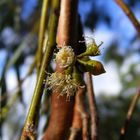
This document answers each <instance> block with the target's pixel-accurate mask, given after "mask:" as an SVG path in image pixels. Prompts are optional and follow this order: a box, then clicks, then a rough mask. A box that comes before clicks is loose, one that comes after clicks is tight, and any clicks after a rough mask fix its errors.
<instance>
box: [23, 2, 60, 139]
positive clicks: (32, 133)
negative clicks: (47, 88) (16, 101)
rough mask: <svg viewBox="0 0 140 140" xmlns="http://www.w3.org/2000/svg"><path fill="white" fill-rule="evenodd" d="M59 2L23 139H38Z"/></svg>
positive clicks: (51, 25)
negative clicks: (45, 81)
mask: <svg viewBox="0 0 140 140" xmlns="http://www.w3.org/2000/svg"><path fill="white" fill-rule="evenodd" d="M59 4H60V0H53V3H52V10H51V17H50V20H49V25H50V28H49V38H48V43H47V45H48V46H47V48H46V50H45V53H44V56H43V62H42V65H41V69H40V73H39V77H38V81H37V83H36V87H35V90H34V95H33V98H32V101H31V105H30V109H29V111H28V115H27V118H26V122H25V125H24V129H23V132H22V136H21V140H27V139H28V138H32V137H33V138H34V139H36V126H37V122H36V120H37V118H38V113H39V106H40V102H41V97H42V93H43V89H44V84H43V81H44V79H45V77H46V74H45V71H46V70H48V67H49V63H50V60H51V57H52V55H53V51H54V48H55V38H56V31H57V24H58V17H59V15H58V14H59V12H57V11H59ZM30 127H32V130H31V129H30Z"/></svg>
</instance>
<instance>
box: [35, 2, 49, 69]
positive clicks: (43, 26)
mask: <svg viewBox="0 0 140 140" xmlns="http://www.w3.org/2000/svg"><path fill="white" fill-rule="evenodd" d="M48 7H49V0H43V3H42V11H41V19H40V27H39V39H38V51H37V68H38V71H39V69H40V66H41V62H42V57H43V40H44V35H45V30H46V27H47V24H46V23H47V20H46V19H47V14H48Z"/></svg>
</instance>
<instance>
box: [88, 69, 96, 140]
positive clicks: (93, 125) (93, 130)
mask: <svg viewBox="0 0 140 140" xmlns="http://www.w3.org/2000/svg"><path fill="white" fill-rule="evenodd" d="M86 80H87V97H88V101H89V108H90V117H91V139H92V140H97V138H98V116H97V108H96V101H95V95H94V90H93V83H92V76H91V74H90V73H89V72H87V73H86Z"/></svg>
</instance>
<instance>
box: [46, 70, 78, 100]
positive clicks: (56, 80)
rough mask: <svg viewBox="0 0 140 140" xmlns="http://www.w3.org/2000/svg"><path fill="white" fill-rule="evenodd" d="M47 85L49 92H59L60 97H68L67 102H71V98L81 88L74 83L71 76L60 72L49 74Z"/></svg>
mask: <svg viewBox="0 0 140 140" xmlns="http://www.w3.org/2000/svg"><path fill="white" fill-rule="evenodd" d="M46 84H47V86H48V89H49V90H53V91H54V92H58V93H59V95H60V96H63V95H66V98H67V100H70V97H71V96H73V95H74V94H75V93H76V91H77V89H78V87H79V85H78V84H76V83H75V82H74V81H73V79H72V76H71V75H67V74H63V73H58V72H55V73H52V74H49V75H48V77H47V80H46Z"/></svg>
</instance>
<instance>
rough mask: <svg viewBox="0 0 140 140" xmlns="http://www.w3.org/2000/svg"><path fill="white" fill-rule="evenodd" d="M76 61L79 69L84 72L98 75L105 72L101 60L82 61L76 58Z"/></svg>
mask: <svg viewBox="0 0 140 140" xmlns="http://www.w3.org/2000/svg"><path fill="white" fill-rule="evenodd" d="M77 61H78V62H79V63H80V70H82V71H84V72H90V73H91V74H93V75H100V74H102V73H105V69H104V67H103V65H102V63H101V62H99V61H95V60H88V61H83V60H79V59H77Z"/></svg>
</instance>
